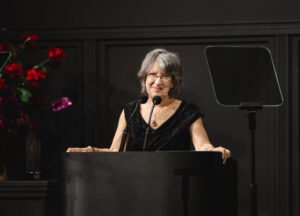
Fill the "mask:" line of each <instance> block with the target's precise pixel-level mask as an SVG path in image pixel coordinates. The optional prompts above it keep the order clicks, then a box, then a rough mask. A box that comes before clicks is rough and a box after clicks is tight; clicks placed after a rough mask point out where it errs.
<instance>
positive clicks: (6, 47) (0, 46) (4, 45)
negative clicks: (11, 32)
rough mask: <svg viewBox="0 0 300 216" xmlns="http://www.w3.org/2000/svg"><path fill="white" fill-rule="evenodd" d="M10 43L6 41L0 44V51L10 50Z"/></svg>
mask: <svg viewBox="0 0 300 216" xmlns="http://www.w3.org/2000/svg"><path fill="white" fill-rule="evenodd" d="M10 50H11V49H10V45H9V43H8V42H3V43H1V44H0V52H2V51H10Z"/></svg>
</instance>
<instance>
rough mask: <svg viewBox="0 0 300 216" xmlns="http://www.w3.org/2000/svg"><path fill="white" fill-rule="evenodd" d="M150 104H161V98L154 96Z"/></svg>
mask: <svg viewBox="0 0 300 216" xmlns="http://www.w3.org/2000/svg"><path fill="white" fill-rule="evenodd" d="M152 102H153V104H155V105H158V104H160V103H161V97H160V96H154V97H153V100H152Z"/></svg>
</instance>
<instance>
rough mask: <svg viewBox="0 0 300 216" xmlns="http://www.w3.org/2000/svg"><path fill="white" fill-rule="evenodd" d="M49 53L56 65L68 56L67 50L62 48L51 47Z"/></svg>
mask: <svg viewBox="0 0 300 216" xmlns="http://www.w3.org/2000/svg"><path fill="white" fill-rule="evenodd" d="M47 53H48V56H49V58H50V60H51V61H52V63H53V64H55V65H56V66H58V65H60V63H61V61H62V60H63V59H64V58H65V57H66V54H65V52H64V51H63V49H61V48H56V47H50V48H49V49H48V50H47Z"/></svg>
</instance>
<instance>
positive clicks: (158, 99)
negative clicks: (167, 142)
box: [143, 96, 162, 150]
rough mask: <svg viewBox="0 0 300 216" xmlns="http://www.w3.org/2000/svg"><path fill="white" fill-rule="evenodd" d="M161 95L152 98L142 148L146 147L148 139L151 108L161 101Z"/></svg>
mask: <svg viewBox="0 0 300 216" xmlns="http://www.w3.org/2000/svg"><path fill="white" fill-rule="evenodd" d="M161 100H162V99H161V97H160V96H154V97H153V99H152V103H153V104H152V108H151V111H150V115H149V120H148V125H147V129H146V133H145V138H144V144H143V150H145V149H146V146H147V141H148V133H149V129H150V122H151V117H152V113H153V109H154V106H155V105H158V104H160V103H161Z"/></svg>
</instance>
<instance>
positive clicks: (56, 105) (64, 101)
mask: <svg viewBox="0 0 300 216" xmlns="http://www.w3.org/2000/svg"><path fill="white" fill-rule="evenodd" d="M71 105H72V101H71V99H70V98H67V97H62V98H59V99H57V100H55V101H53V102H52V103H51V106H52V111H53V112H58V111H61V110H63V109H66V108H67V107H69V106H71Z"/></svg>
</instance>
